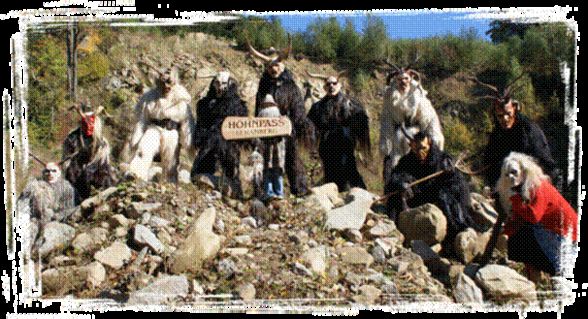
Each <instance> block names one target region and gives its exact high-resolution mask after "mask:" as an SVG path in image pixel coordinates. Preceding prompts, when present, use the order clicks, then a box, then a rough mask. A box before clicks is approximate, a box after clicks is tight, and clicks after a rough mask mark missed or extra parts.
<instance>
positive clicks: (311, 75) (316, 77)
mask: <svg viewBox="0 0 588 319" xmlns="http://www.w3.org/2000/svg"><path fill="white" fill-rule="evenodd" d="M306 74H308V76H310V77H311V78H315V79H322V80H326V79H328V78H329V77H328V76H327V75H324V74H318V73H310V72H308V70H306Z"/></svg>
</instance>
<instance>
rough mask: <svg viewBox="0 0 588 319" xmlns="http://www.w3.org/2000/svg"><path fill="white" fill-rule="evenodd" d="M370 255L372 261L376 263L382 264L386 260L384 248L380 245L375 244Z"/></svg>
mask: <svg viewBox="0 0 588 319" xmlns="http://www.w3.org/2000/svg"><path fill="white" fill-rule="evenodd" d="M372 257H374V261H375V262H377V263H378V264H383V263H385V262H386V252H385V251H384V248H382V247H380V246H375V247H374V249H372Z"/></svg>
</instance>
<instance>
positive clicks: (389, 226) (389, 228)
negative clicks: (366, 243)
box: [368, 219, 396, 238]
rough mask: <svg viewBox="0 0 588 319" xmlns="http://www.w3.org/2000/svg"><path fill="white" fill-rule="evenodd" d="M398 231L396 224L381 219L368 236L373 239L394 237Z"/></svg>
mask: <svg viewBox="0 0 588 319" xmlns="http://www.w3.org/2000/svg"><path fill="white" fill-rule="evenodd" d="M395 230H396V225H394V222H393V221H391V220H387V219H380V220H379V221H378V222H377V223H376V225H375V226H374V227H372V228H370V230H369V231H368V234H369V235H370V237H371V238H376V237H387V236H390V235H392V233H394V231H395Z"/></svg>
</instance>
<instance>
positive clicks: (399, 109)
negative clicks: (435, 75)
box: [380, 79, 445, 167]
mask: <svg viewBox="0 0 588 319" xmlns="http://www.w3.org/2000/svg"><path fill="white" fill-rule="evenodd" d="M402 123H404V124H405V125H406V131H407V132H408V133H409V134H411V135H414V134H415V133H416V132H418V131H426V132H427V133H428V134H429V136H430V137H431V140H432V142H433V143H434V144H435V145H437V146H438V147H439V149H441V150H443V144H444V143H445V138H444V137H443V132H442V130H441V123H440V122H439V117H438V116H437V113H436V112H435V109H434V108H433V105H431V101H429V99H428V98H427V91H426V90H425V89H423V87H422V86H421V85H420V83H419V82H417V81H416V80H414V79H413V80H411V82H410V88H409V91H408V92H407V93H406V94H403V93H401V92H400V91H399V90H398V88H397V87H396V82H395V81H392V82H391V84H390V86H388V87H387V88H386V92H385V94H384V107H383V108H382V115H381V127H380V151H381V152H382V154H383V155H384V156H390V159H391V161H392V166H391V167H394V166H396V164H398V161H399V160H400V158H401V157H402V156H404V155H405V154H407V153H408V152H409V151H410V147H409V145H408V140H407V138H406V137H405V136H404V134H403V133H402V130H401V129H400V126H401V124H402Z"/></svg>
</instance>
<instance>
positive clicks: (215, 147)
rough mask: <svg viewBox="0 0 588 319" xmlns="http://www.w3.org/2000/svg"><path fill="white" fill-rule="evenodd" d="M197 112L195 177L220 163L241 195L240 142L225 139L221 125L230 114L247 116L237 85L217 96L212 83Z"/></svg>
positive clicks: (212, 172) (208, 171) (194, 141)
mask: <svg viewBox="0 0 588 319" xmlns="http://www.w3.org/2000/svg"><path fill="white" fill-rule="evenodd" d="M196 112H197V118H196V119H197V120H196V130H195V133H194V139H193V143H194V146H196V148H197V149H198V155H197V156H196V159H195V160H194V164H193V165H192V172H191V174H190V175H191V178H192V180H194V178H195V177H196V175H198V174H211V175H213V174H214V173H215V172H216V165H217V163H220V166H221V167H222V169H223V173H224V174H225V176H226V177H227V178H228V182H229V183H230V185H231V187H232V188H233V191H234V193H235V196H236V197H238V198H240V197H241V196H242V195H243V194H242V188H241V182H240V180H239V157H240V145H239V142H237V141H227V140H225V139H224V138H223V137H222V134H221V125H222V123H223V121H224V120H225V118H226V117H227V116H247V106H246V105H245V102H244V101H243V100H241V98H240V97H239V94H238V91H237V87H236V84H232V85H231V87H230V88H228V89H227V91H226V93H225V94H224V95H223V96H221V97H217V96H216V93H215V90H214V88H213V87H212V85H211V86H210V88H209V90H208V94H207V95H206V96H205V97H203V98H202V99H200V100H199V101H198V103H197V104H196Z"/></svg>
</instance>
